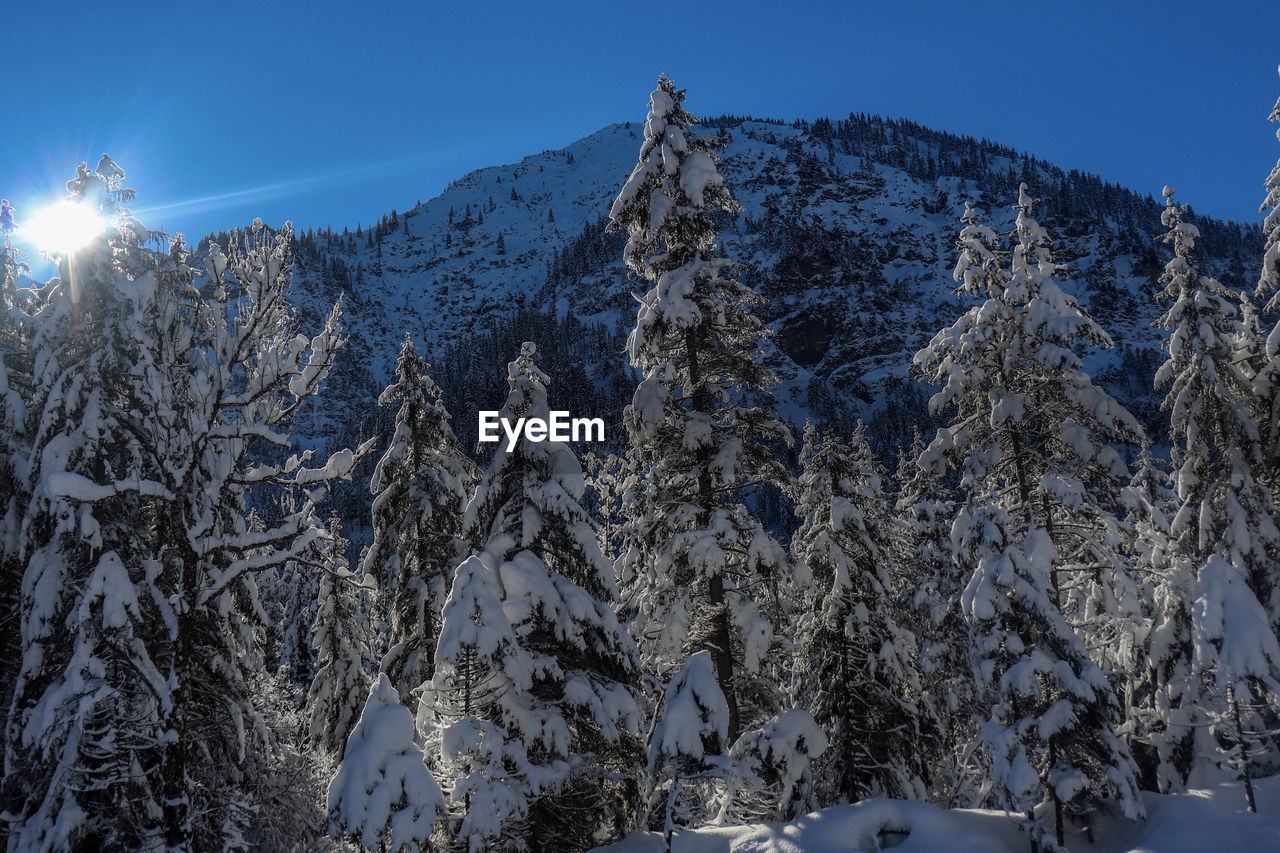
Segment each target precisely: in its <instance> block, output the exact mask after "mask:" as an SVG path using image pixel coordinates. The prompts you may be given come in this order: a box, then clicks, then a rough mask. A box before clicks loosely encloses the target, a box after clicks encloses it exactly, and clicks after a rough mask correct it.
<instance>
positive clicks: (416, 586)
mask: <svg viewBox="0 0 1280 853" xmlns="http://www.w3.org/2000/svg"><path fill="white" fill-rule="evenodd" d="M406 221H407V220H406ZM429 369H430V365H429V364H427V362H426V361H424V360H423V359H422V357H421V356H419V355H418V351H417V349H416V348H415V347H414V345H413V342H412V341H411V340H410V339H409V336H408V335H407V334H406V335H405V339H404V344H403V345H402V346H401V347H400V360H399V361H398V362H397V363H396V376H395V381H394V382H392V384H391V385H389V386H387V388H386V390H385V391H383V392H382V395H381V396H380V397H379V398H378V403H379V405H382V406H389V405H392V404H393V403H395V402H396V401H400V410H399V411H398V412H397V413H396V423H395V432H394V433H393V434H392V436H391V444H390V445H389V446H388V447H387V451H386V453H384V454H383V455H382V458H381V459H380V460H378V466H377V468H375V469H374V472H373V480H372V483H371V488H372V490H373V493H374V495H375V497H374V501H373V543H372V544H371V545H370V546H369V548H368V550H366V551H365V554H364V559H363V561H362V563H361V569H362V571H363V572H364V573H365V574H370V575H373V577H375V578H376V579H377V580H378V583H379V585H380V589H381V594H382V598H383V600H384V601H385V602H386V603H387V607H388V609H389V610H390V615H391V637H390V648H389V649H388V651H387V654H386V655H385V656H384V657H383V659H382V664H381V669H382V671H383V672H385V673H387V675H388V676H390V677H391V683H392V685H393V686H395V688H396V690H397V691H398V692H399V695H400V697H401V699H402V700H404V701H405V702H409V699H410V693H411V692H412V691H414V690H416V689H417V688H419V687H421V686H422V685H423V684H424V683H426V682H427V681H430V680H431V674H432V671H433V666H434V660H435V650H436V637H437V635H438V632H439V621H440V609H441V607H442V606H443V605H444V597H445V594H446V592H447V591H448V587H449V581H450V579H451V573H452V571H453V568H454V566H456V565H457V564H458V562H459V561H461V559H462V557H463V556H464V551H465V545H464V543H463V540H462V537H461V535H460V522H461V519H462V512H463V510H464V509H465V507H466V502H467V498H468V493H469V491H470V488H471V484H472V482H473V481H474V480H475V466H474V465H473V464H472V463H471V460H470V459H468V458H467V456H466V454H464V453H463V451H462V447H461V446H460V445H459V444H458V441H457V439H456V438H454V435H453V430H451V429H450V428H449V413H448V412H447V411H445V408H444V403H443V402H441V400H440V388H439V387H438V386H437V385H436V384H435V382H433V381H432V379H431V377H430V375H428V373H427V371H428V370H429Z"/></svg>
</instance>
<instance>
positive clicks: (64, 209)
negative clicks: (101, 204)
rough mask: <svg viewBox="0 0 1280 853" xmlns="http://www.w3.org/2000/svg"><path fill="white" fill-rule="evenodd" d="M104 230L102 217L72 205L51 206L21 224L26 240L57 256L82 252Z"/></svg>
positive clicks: (70, 202)
mask: <svg viewBox="0 0 1280 853" xmlns="http://www.w3.org/2000/svg"><path fill="white" fill-rule="evenodd" d="M106 227H107V223H106V221H105V220H103V219H102V217H100V216H98V215H97V214H96V213H94V212H93V211H92V210H90V209H89V208H88V207H85V206H84V205H82V204H77V203H75V202H73V201H60V202H57V203H56V204H51V205H49V206H48V207H46V208H43V209H42V210H39V211H37V212H36V213H35V214H34V215H33V216H32V217H31V218H29V219H28V220H27V221H26V222H25V223H23V230H24V231H25V232H26V237H27V239H29V240H30V241H31V242H32V243H34V244H35V245H36V246H38V247H39V248H41V249H43V250H45V251H46V252H55V253H57V254H60V255H65V254H71V253H72V252H74V251H76V250H77V249H81V248H83V247H84V246H85V245H87V244H88V243H90V242H91V241H92V240H93V239H94V238H95V237H97V236H98V235H99V234H101V233H102V232H103V231H104V230H105V229H106Z"/></svg>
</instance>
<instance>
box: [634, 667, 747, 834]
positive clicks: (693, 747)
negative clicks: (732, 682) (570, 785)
mask: <svg viewBox="0 0 1280 853" xmlns="http://www.w3.org/2000/svg"><path fill="white" fill-rule="evenodd" d="M728 738H729V704H728V702H727V701H726V700H725V698H724V693H723V692H722V691H721V690H720V683H719V679H718V678H717V677H716V673H715V662H714V661H713V660H712V657H711V653H710V652H709V651H706V650H703V651H700V652H695V653H694V654H692V655H690V656H689V659H688V660H687V661H685V663H684V666H682V667H680V669H678V670H676V672H675V674H674V675H672V676H671V680H670V681H668V682H667V687H666V692H665V694H664V696H663V699H662V704H661V706H660V708H659V709H658V716H657V718H656V723H655V725H654V728H653V732H652V733H651V734H650V737H649V762H648V775H649V783H650V784H649V800H648V806H647V818H646V819H643V820H642V823H644V824H647V825H648V827H649V828H654V829H657V828H660V829H661V830H662V834H663V840H664V843H665V849H666V850H668V851H670V850H671V841H672V837H673V835H674V834H675V832H676V830H677V829H680V828H683V827H689V826H700V825H701V824H704V823H706V822H707V821H709V820H710V819H711V818H712V816H713V815H712V813H711V809H712V806H713V803H714V800H715V795H716V791H717V789H718V788H719V787H720V786H721V785H722V784H723V783H724V781H725V780H726V779H727V778H728V777H729V776H730V771H731V767H730V762H729V757H728V755H727V753H728V751H729V744H728Z"/></svg>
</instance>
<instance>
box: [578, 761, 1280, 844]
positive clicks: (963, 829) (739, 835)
mask: <svg viewBox="0 0 1280 853" xmlns="http://www.w3.org/2000/svg"><path fill="white" fill-rule="evenodd" d="M1258 796H1259V805H1258V809H1259V814H1257V815H1252V814H1248V813H1247V812H1246V811H1245V809H1244V792H1243V791H1242V790H1241V787H1240V785H1239V784H1237V783H1223V784H1221V785H1218V786H1215V787H1213V788H1210V789H1207V790H1193V791H1190V792H1188V793H1186V794H1180V795H1174V796H1165V795H1161V794H1153V793H1150V792H1145V793H1144V794H1143V800H1144V803H1145V805H1146V809H1147V819H1146V821H1145V822H1143V823H1130V822H1128V821H1124V820H1116V821H1108V822H1106V823H1105V824H1101V825H1099V826H1097V827H1095V838H1096V841H1095V842H1090V841H1089V840H1088V839H1086V838H1085V837H1084V835H1083V833H1081V832H1077V833H1075V834H1074V835H1072V836H1071V837H1069V838H1067V839H1066V841H1067V846H1068V847H1069V848H1070V849H1071V850H1072V851H1073V853H1207V851H1214V853H1262V851H1274V850H1280V778H1271V779H1264V780H1262V782H1261V783H1260V785H1259V786H1258ZM599 849H600V850H601V851H606V850H607V851H610V853H658V851H661V850H662V849H663V845H662V836H661V835H660V834H659V833H653V832H650V833H641V834H638V835H633V836H631V837H630V838H628V839H626V840H625V841H622V842H620V843H618V844H615V845H612V846H610V847H605V848H599ZM671 849H672V853H835V851H841V853H863V851H865V853H874V851H878V850H890V849H892V850H895V851H897V853H1026V851H1027V850H1028V849H1029V846H1028V840H1027V836H1026V834H1025V833H1024V832H1022V831H1021V829H1019V827H1018V820H1017V818H1016V817H1013V816H1010V815H1008V814H1006V813H1004V812H998V811H985V810H978V809H956V810H952V811H945V810H943V809H940V808H938V807H936V806H933V805H930V804H928V803H921V802H904V801H901V800H879V799H876V800H865V801H863V802H861V803H857V804H854V805H850V806H836V807H834V808H829V809H824V810H823V811H821V812H818V813H816V814H812V815H808V816H806V817H803V818H801V819H799V820H797V821H795V822H793V823H786V824H762V825H756V826H735V827H724V828H708V829H701V830H696V831H689V832H678V833H677V834H676V837H675V841H674V843H673V844H672V846H671Z"/></svg>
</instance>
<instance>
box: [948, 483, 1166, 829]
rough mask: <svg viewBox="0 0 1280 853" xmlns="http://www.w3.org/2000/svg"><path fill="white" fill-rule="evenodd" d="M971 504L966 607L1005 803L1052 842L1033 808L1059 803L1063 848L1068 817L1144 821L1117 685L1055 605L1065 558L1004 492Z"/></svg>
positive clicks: (964, 536) (960, 533) (962, 519)
mask: <svg viewBox="0 0 1280 853" xmlns="http://www.w3.org/2000/svg"><path fill="white" fill-rule="evenodd" d="M986 498H987V499H986V500H978V501H970V502H967V503H966V505H965V507H964V508H963V509H962V510H961V513H960V515H959V516H958V517H957V519H956V523H955V527H954V537H955V538H954V541H953V550H954V552H955V555H956V563H957V564H958V565H959V566H960V567H962V568H964V569H966V570H971V571H972V577H971V579H970V581H969V584H968V586H966V587H965V590H964V594H963V599H962V606H963V608H964V612H965V614H966V616H967V617H968V618H969V620H970V639H971V643H972V652H971V654H972V658H973V666H974V672H975V675H976V676H977V679H978V683H979V687H981V688H984V689H985V690H986V694H987V696H989V697H990V700H991V703H992V705H991V718H990V721H989V722H988V723H987V724H986V726H985V728H984V732H983V736H984V739H985V741H986V743H987V748H988V749H989V751H990V753H991V759H992V779H991V781H992V782H993V784H994V791H995V794H996V795H997V797H998V799H999V800H1000V803H1001V805H1002V806H1004V807H1005V808H1007V809H1011V810H1014V811H1022V812H1026V813H1027V816H1028V817H1027V829H1028V832H1029V834H1030V835H1031V837H1032V840H1033V841H1035V842H1036V843H1038V844H1042V845H1047V843H1048V842H1049V841H1050V838H1049V836H1048V828H1042V827H1041V826H1040V825H1039V824H1038V823H1037V822H1036V820H1035V819H1034V817H1033V816H1032V810H1033V809H1034V808H1035V807H1036V806H1038V805H1039V804H1040V803H1042V802H1044V801H1045V800H1049V801H1050V802H1051V803H1052V809H1053V822H1054V827H1053V829H1054V833H1055V836H1056V842H1057V844H1058V845H1059V846H1061V845H1062V844H1063V841H1064V834H1065V823H1064V814H1063V813H1064V810H1065V811H1068V812H1070V813H1072V814H1074V815H1079V816H1082V817H1083V818H1084V819H1085V820H1086V822H1087V821H1088V820H1089V819H1090V816H1091V815H1092V814H1093V813H1094V812H1096V811H1097V810H1098V809H1099V808H1100V807H1102V806H1103V805H1104V804H1107V803H1110V804H1113V805H1114V807H1115V809H1116V810H1117V811H1118V812H1119V813H1120V814H1122V815H1124V816H1125V817H1127V818H1130V819H1136V818H1140V817H1142V816H1143V814H1144V812H1143V806H1142V802H1141V800H1140V799H1139V797H1138V788H1137V783H1136V780H1135V769H1134V766H1133V760H1132V759H1131V758H1130V756H1129V752H1128V750H1127V749H1126V747H1125V745H1124V743H1123V742H1122V741H1121V740H1120V738H1119V737H1118V736H1117V735H1116V734H1115V733H1114V732H1113V731H1112V729H1113V727H1114V726H1115V724H1116V722H1117V719H1118V717H1119V713H1120V708H1119V705H1118V703H1117V701H1116V698H1115V694H1114V692H1113V691H1112V687H1111V684H1110V683H1109V682H1108V681H1107V679H1106V676H1104V675H1103V674H1102V671H1101V670H1100V669H1099V668H1098V666H1097V665H1096V664H1094V663H1093V661H1091V660H1090V659H1089V655H1088V652H1087V651H1086V649H1085V646H1084V643H1083V642H1082V641H1081V639H1080V637H1079V635H1078V634H1076V633H1075V631H1073V630H1072V629H1071V626H1070V625H1068V624H1067V622H1066V620H1065V619H1063V617H1062V614H1061V612H1059V610H1058V608H1057V606H1056V605H1055V604H1054V603H1053V599H1052V594H1053V589H1052V584H1051V582H1050V580H1049V572H1050V571H1051V569H1052V566H1053V560H1054V557H1055V552H1054V547H1053V543H1052V542H1051V541H1050V539H1049V536H1048V534H1047V533H1045V531H1044V530H1042V529H1039V528H1032V529H1031V530H1030V532H1027V533H1022V532H1021V531H1020V530H1019V525H1018V524H1017V523H1016V522H1015V521H1014V520H1013V519H1011V518H1010V516H1009V514H1008V513H1007V512H1006V511H1005V510H1004V509H1003V508H1001V507H1000V505H999V502H998V500H996V496H995V495H987V496H986Z"/></svg>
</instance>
